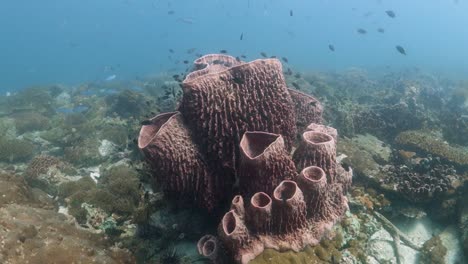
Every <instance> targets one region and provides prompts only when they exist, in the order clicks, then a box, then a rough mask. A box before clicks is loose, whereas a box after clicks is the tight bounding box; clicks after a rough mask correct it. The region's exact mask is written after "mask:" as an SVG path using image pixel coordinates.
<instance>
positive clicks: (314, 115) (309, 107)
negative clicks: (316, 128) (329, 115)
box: [288, 89, 323, 131]
mask: <svg viewBox="0 0 468 264" xmlns="http://www.w3.org/2000/svg"><path fill="white" fill-rule="evenodd" d="M288 91H289V94H290V95H291V98H292V101H293V104H294V110H295V112H296V125H297V127H298V130H299V131H302V130H303V129H304V128H305V127H306V126H307V125H308V124H310V123H317V124H321V123H322V121H323V119H322V113H323V106H322V104H321V103H320V101H319V100H317V99H316V98H315V97H313V96H311V95H308V94H305V93H303V92H300V91H297V90H293V89H288Z"/></svg>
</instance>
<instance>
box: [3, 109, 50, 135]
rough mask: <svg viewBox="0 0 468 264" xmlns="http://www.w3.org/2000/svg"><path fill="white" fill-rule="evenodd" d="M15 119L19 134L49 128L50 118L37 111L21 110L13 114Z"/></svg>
mask: <svg viewBox="0 0 468 264" xmlns="http://www.w3.org/2000/svg"><path fill="white" fill-rule="evenodd" d="M11 117H12V118H14V120H15V126H16V131H17V132H18V134H24V133H26V132H32V131H40V130H45V129H48V128H49V126H50V122H49V119H48V118H47V117H45V116H43V115H41V114H39V113H37V112H20V113H14V114H12V115H11Z"/></svg>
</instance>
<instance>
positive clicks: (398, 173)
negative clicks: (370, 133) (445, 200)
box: [383, 156, 457, 202]
mask: <svg viewBox="0 0 468 264" xmlns="http://www.w3.org/2000/svg"><path fill="white" fill-rule="evenodd" d="M384 171H385V174H386V175H387V176H386V177H385V178H384V179H383V183H385V184H388V185H393V186H395V188H396V190H397V191H398V192H399V193H401V194H403V196H404V197H406V198H407V199H408V200H410V201H413V202H430V201H433V200H434V199H435V198H437V197H439V196H441V195H444V194H445V193H446V192H447V191H448V190H449V189H451V188H452V181H453V180H454V179H456V178H457V173H456V170H455V169H454V168H453V166H450V165H446V164H443V163H441V162H440V159H438V158H432V157H430V156H429V157H428V158H426V159H422V160H420V162H419V163H418V164H415V165H408V166H407V165H398V164H396V165H389V166H386V167H385V168H384Z"/></svg>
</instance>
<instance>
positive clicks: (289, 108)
mask: <svg viewBox="0 0 468 264" xmlns="http://www.w3.org/2000/svg"><path fill="white" fill-rule="evenodd" d="M207 56H210V57H211V56H214V57H215V55H207ZM220 58H222V59H217V60H218V61H219V60H221V61H223V60H226V61H228V63H227V65H228V66H231V67H226V63H223V64H222V65H223V66H220V65H221V64H216V69H212V70H210V69H211V68H212V67H215V65H214V64H213V63H214V61H217V60H213V59H212V58H209V59H208V58H204V57H202V58H199V59H198V60H199V61H200V65H205V68H202V69H198V70H196V71H194V72H192V73H191V74H189V75H188V76H187V77H186V79H185V80H184V81H183V84H182V86H183V90H184V94H183V97H182V102H181V105H180V108H179V110H180V112H181V113H182V115H183V116H184V120H186V122H187V124H188V126H189V127H190V130H191V131H192V133H193V136H194V137H193V138H194V140H195V141H196V143H197V144H198V145H199V146H200V148H201V149H202V151H203V153H206V156H207V158H209V159H210V160H212V161H214V163H213V164H216V166H218V168H217V172H219V174H224V175H225V176H224V178H223V179H222V182H226V185H228V186H230V185H232V183H233V181H234V175H235V171H236V165H237V164H236V162H237V161H238V160H239V142H240V140H241V138H242V136H243V135H244V133H245V132H246V131H265V132H269V133H276V134H281V135H282V136H283V138H284V141H285V146H286V149H287V150H288V151H289V150H291V148H292V144H293V142H294V139H295V137H296V122H295V114H294V107H293V103H292V100H291V97H290V95H289V92H288V89H287V86H286V83H285V80H284V77H283V74H282V66H281V62H280V61H278V60H277V59H264V60H255V61H252V62H249V63H241V62H237V61H236V62H237V63H235V62H233V61H232V59H229V57H226V56H223V55H220ZM219 67H221V68H222V69H220V68H219Z"/></svg>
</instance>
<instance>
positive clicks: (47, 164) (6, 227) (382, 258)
mask: <svg viewBox="0 0 468 264" xmlns="http://www.w3.org/2000/svg"><path fill="white" fill-rule="evenodd" d="M287 82H288V84H290V86H291V87H292V86H294V87H296V88H299V89H300V90H301V91H303V92H306V93H310V94H312V95H314V96H316V97H317V98H318V99H319V100H320V101H321V102H322V103H323V104H324V109H325V114H324V119H325V120H326V123H327V124H329V125H331V126H333V127H335V128H337V129H338V132H339V140H338V155H339V157H340V159H342V161H343V162H345V163H346V164H348V165H349V166H351V167H352V168H353V169H354V172H355V173H354V178H353V187H352V189H351V190H350V191H349V193H348V200H349V202H350V210H349V211H348V212H347V213H346V215H345V216H344V217H343V219H342V220H341V222H340V223H338V224H336V226H335V227H334V229H333V230H332V231H331V232H330V234H328V235H327V237H326V238H324V239H323V240H322V242H321V243H320V244H319V245H316V246H313V247H310V246H309V247H306V248H305V249H304V251H302V252H276V251H274V250H266V251H265V252H264V253H263V254H262V255H260V256H258V257H257V258H256V259H255V260H253V261H252V262H251V263H282V264H283V263H404V264H406V263H408V264H412V263H466V261H468V260H467V259H468V255H467V254H468V191H467V190H468V188H467V184H466V182H467V180H468V169H467V168H468V82H466V81H465V82H463V81H458V80H450V79H441V78H440V77H437V78H436V77H434V76H431V75H429V74H425V73H422V72H398V73H388V74H370V73H367V72H366V71H364V70H361V69H350V70H348V71H344V72H340V73H321V72H303V73H301V75H299V77H297V76H296V77H292V76H290V77H287ZM292 83H294V85H292ZM180 96H181V91H180V87H179V85H178V83H177V82H175V81H174V80H173V78H172V77H171V75H170V74H161V75H158V76H152V77H147V78H142V79H139V80H133V81H130V80H129V81H109V82H99V83H84V84H81V85H77V86H64V85H47V86H34V87H28V88H25V89H22V90H20V91H17V92H12V91H10V92H8V93H7V94H5V95H3V96H1V97H0V241H1V243H0V263H78V262H80V263H161V264H162V263H203V261H204V260H203V259H201V258H200V256H199V255H198V253H197V251H196V242H197V240H198V239H199V238H200V237H201V236H202V235H204V234H205V233H215V232H216V226H217V223H218V220H219V219H212V218H210V216H208V215H207V214H204V213H203V212H200V211H199V210H197V209H195V208H190V207H189V208H187V207H183V206H180V205H179V204H177V203H174V202H173V201H170V200H168V199H167V198H166V197H165V196H164V194H163V193H162V191H161V190H160V188H159V186H157V184H156V185H155V184H151V183H152V182H151V180H150V179H151V173H150V172H149V171H148V170H147V168H146V165H145V163H144V162H143V158H142V155H141V153H140V152H139V150H138V147H137V144H136V143H137V141H136V140H137V137H138V132H139V129H140V126H141V122H142V121H143V120H146V119H148V118H150V117H153V116H155V115H157V114H158V113H161V112H165V111H173V110H175V109H176V108H177V104H178V100H179V99H180ZM389 223H390V224H389ZM398 239H399V241H400V242H399V243H398V241H397V240H398ZM408 239H409V240H410V241H409V242H408V241H407V240H408ZM410 244H414V245H416V246H413V247H411V246H410ZM415 247H416V249H415ZM463 254H465V257H464V256H463Z"/></svg>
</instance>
